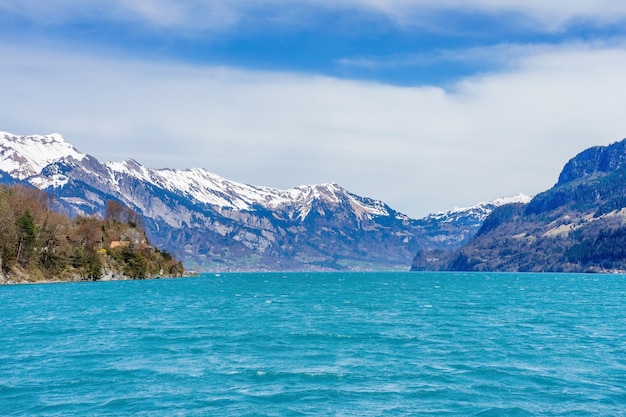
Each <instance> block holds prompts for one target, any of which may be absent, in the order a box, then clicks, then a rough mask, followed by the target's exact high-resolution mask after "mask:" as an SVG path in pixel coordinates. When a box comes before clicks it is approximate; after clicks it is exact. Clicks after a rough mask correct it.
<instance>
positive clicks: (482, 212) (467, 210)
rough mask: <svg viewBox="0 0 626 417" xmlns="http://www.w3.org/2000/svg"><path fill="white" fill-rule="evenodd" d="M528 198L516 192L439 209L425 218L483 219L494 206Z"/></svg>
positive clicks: (524, 200)
mask: <svg viewBox="0 0 626 417" xmlns="http://www.w3.org/2000/svg"><path fill="white" fill-rule="evenodd" d="M530 200H532V197H531V196H528V195H526V194H522V193H518V194H515V195H513V196H510V197H499V198H496V199H495V200H493V201H489V202H482V203H478V204H476V205H473V206H471V207H455V208H453V209H451V210H447V211H440V212H438V213H433V214H430V215H428V216H427V218H430V219H435V220H442V221H448V222H451V221H454V220H455V219H456V217H458V216H476V217H477V218H479V219H480V220H481V221H482V220H485V218H487V216H488V215H489V214H490V213H491V212H492V211H493V209H494V208H496V207H500V206H504V205H506V204H512V203H523V204H527V203H529V202H530Z"/></svg>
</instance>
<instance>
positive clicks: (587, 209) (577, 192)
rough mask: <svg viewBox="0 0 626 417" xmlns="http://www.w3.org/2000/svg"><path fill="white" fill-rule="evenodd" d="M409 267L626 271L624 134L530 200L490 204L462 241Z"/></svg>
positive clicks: (587, 154) (575, 161) (574, 163)
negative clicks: (473, 231) (456, 247)
mask: <svg viewBox="0 0 626 417" xmlns="http://www.w3.org/2000/svg"><path fill="white" fill-rule="evenodd" d="M412 269H413V270H464V271H465V270H467V271H555V272H559V271H565V272H624V271H626V140H622V141H620V142H616V143H614V144H612V145H610V146H606V147H599V146H598V147H594V148H590V149H587V150H586V151H584V152H581V153H580V154H579V155H577V156H576V157H575V158H572V159H571V160H570V161H569V162H568V163H567V164H566V165H565V167H564V168H563V171H562V172H561V175H560V176H559V180H558V182H557V184H556V185H555V186H554V187H552V188H551V189H549V190H547V191H545V192H543V193H540V194H538V195H537V196H535V198H533V200H532V201H531V202H530V203H529V204H512V205H507V206H502V207H499V208H497V209H495V210H494V211H493V212H492V213H491V215H490V216H489V217H488V218H487V219H486V220H485V222H484V223H483V225H482V227H481V228H480V230H479V231H478V233H477V234H476V236H474V237H473V238H472V239H471V240H470V241H469V242H468V243H467V244H466V245H465V246H463V247H462V248H460V249H459V250H458V251H454V252H448V253H444V252H437V253H435V252H428V251H422V252H420V253H418V255H417V256H416V257H415V260H414V261H413V267H412Z"/></svg>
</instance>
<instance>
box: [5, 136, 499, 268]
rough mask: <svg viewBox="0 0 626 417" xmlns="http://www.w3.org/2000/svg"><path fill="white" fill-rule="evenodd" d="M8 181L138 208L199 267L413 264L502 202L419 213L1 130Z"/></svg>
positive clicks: (77, 200)
mask: <svg viewBox="0 0 626 417" xmlns="http://www.w3.org/2000/svg"><path fill="white" fill-rule="evenodd" d="M0 174H1V176H0V182H7V183H9V182H22V183H28V184H30V185H32V186H35V187H37V188H39V189H41V190H45V191H46V192H48V193H50V194H52V195H53V196H54V197H56V198H55V201H54V204H55V206H56V208H57V209H58V210H61V211H64V212H67V213H69V214H70V215H99V216H102V215H103V212H104V207H105V205H106V202H107V201H109V200H113V201H118V202H121V203H123V204H124V205H126V206H128V207H130V208H132V209H133V210H135V211H136V212H138V213H139V214H140V215H141V216H142V217H143V220H144V224H145V226H146V229H147V233H148V236H149V238H150V240H151V242H153V243H155V244H156V245H158V246H159V247H163V248H164V249H166V250H168V251H169V252H172V253H174V254H175V255H177V256H178V257H179V259H182V260H183V262H184V263H185V265H186V266H187V268H191V269H199V270H320V269H321V270H336V269H339V270H344V269H347V270H370V269H406V268H407V267H408V265H409V264H410V262H411V259H412V258H413V255H414V254H415V252H416V251H417V250H419V249H424V248H425V249H445V250H448V249H451V248H456V247H458V246H460V245H461V244H463V243H465V242H467V240H468V239H469V238H470V237H471V236H472V235H473V234H474V233H476V231H477V230H478V228H479V226H480V224H481V223H482V221H483V219H484V218H485V216H486V214H488V212H489V211H490V210H493V208H494V207H496V206H498V205H499V203H498V202H494V203H485V204H483V205H480V206H476V207H473V208H469V209H455V210H453V211H450V212H446V213H438V214H436V215H432V216H429V217H427V218H425V219H418V220H416V219H411V218H409V217H408V216H406V215H404V214H402V213H399V212H397V211H395V210H393V209H392V208H390V207H389V206H388V205H386V204H384V203H383V202H381V201H378V200H373V199H370V198H366V197H360V196H358V195H355V194H353V193H350V192H349V191H347V190H345V189H344V188H342V187H340V186H339V185H337V184H334V183H330V184H319V185H304V186H299V187H295V188H292V189H289V190H278V189H274V188H269V187H259V186H253V185H246V184H241V183H238V182H234V181H230V180H227V179H225V178H222V177H220V176H218V175H216V174H213V173H211V172H208V171H206V170H204V169H200V168H192V169H186V170H176V169H152V168H147V167H144V166H142V165H141V164H139V163H138V162H136V161H134V160H132V159H129V160H126V161H123V162H106V163H100V162H99V161H98V160H97V159H96V158H94V157H92V156H90V155H87V154H83V153H81V152H79V151H78V150H77V149H75V148H74V147H73V146H72V145H71V144H69V143H68V142H67V141H66V140H65V139H64V138H63V137H62V136H61V135H58V134H52V135H31V136H19V135H14V134H10V133H6V132H0Z"/></svg>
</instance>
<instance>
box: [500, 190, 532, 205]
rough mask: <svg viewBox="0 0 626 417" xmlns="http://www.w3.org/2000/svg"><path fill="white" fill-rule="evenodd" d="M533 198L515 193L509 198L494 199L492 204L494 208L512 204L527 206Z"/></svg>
mask: <svg viewBox="0 0 626 417" xmlns="http://www.w3.org/2000/svg"><path fill="white" fill-rule="evenodd" d="M532 199H533V198H532V197H531V196H529V195H526V194H523V193H517V194H515V195H513V196H511V197H500V198H496V199H495V200H493V202H492V203H493V204H494V205H495V206H496V207H500V206H504V205H505V204H513V203H522V204H528V203H530V200H532Z"/></svg>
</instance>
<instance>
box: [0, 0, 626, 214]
mask: <svg viewBox="0 0 626 417" xmlns="http://www.w3.org/2000/svg"><path fill="white" fill-rule="evenodd" d="M625 23H626V2H615V1H613V0H571V1H568V2H556V1H545V0H498V1H496V0H464V1H460V0H264V1H260V0H185V1H181V0H91V1H85V0H52V1H49V0H45V1H44V0H39V1H37V0H32V1H24V0H0V57H1V60H0V97H1V98H2V99H1V100H0V130H2V131H7V132H11V133H15V134H23V135H26V134H48V133H60V134H62V135H63V136H64V137H65V138H66V139H67V140H68V141H69V142H71V143H72V144H73V145H74V146H75V147H76V148H78V149H79V150H80V151H81V152H85V153H88V154H90V155H92V156H94V157H96V158H97V159H99V160H100V161H101V162H105V161H122V160H125V159H129V158H132V159H135V160H137V161H138V162H140V163H141V164H143V165H146V166H149V167H152V168H166V167H167V168H180V169H185V168H192V167H200V168H205V169H207V170H209V171H211V172H213V173H216V174H218V175H221V176H223V177H226V178H228V179H231V180H234V181H239V182H243V183H247V184H253V185H262V186H269V187H275V188H280V189H287V188H291V187H295V186H298V185H303V184H319V183H327V182H335V183H338V184H339V185H341V186H342V187H344V188H346V189H347V190H349V191H350V192H352V193H355V194H358V195H361V196H364V197H370V198H374V199H378V200H382V201H384V202H385V203H387V204H388V205H389V206H391V207H392V208H393V209H395V210H398V211H400V212H402V213H405V214H407V215H409V216H411V217H414V218H419V217H422V216H425V215H427V214H428V213H433V212H438V211H443V210H447V209H451V208H453V207H465V206H471V205H474V204H476V203H478V202H481V201H490V200H494V199H495V198H498V197H502V196H510V195H513V194H516V193H520V192H521V193H525V194H529V195H534V194H536V193H539V192H541V191H544V190H546V189H548V188H550V187H551V186H552V185H554V184H555V183H556V181H557V179H558V175H559V172H560V170H561V168H562V167H563V165H564V164H565V163H566V162H567V161H568V160H569V159H570V158H572V157H574V156H575V155H576V154H577V153H579V152H581V151H582V150H584V149H586V148H588V147H591V146H597V145H608V144H610V143H613V142H615V141H618V140H621V139H622V138H624V137H626V112H625V111H624V109H625V108H626V106H625V104H626V70H625V68H626V25H625Z"/></svg>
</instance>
